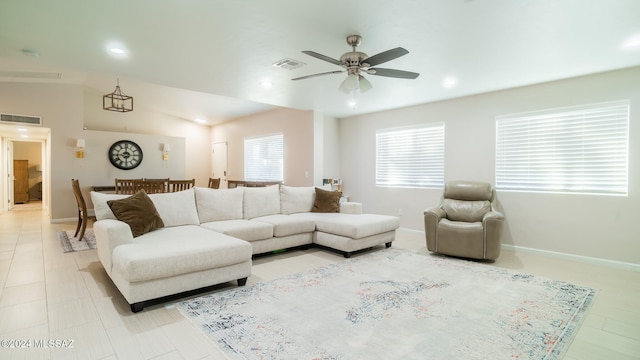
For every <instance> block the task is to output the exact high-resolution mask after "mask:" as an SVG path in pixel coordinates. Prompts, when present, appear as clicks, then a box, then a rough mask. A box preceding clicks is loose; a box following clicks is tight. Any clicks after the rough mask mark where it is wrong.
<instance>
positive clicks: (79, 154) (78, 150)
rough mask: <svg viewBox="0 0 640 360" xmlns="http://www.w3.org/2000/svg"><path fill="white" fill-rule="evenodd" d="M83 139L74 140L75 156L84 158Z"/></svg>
mask: <svg viewBox="0 0 640 360" xmlns="http://www.w3.org/2000/svg"><path fill="white" fill-rule="evenodd" d="M84 146H85V144H84V139H78V140H76V158H77V159H84Z"/></svg>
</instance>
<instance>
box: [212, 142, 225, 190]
mask: <svg viewBox="0 0 640 360" xmlns="http://www.w3.org/2000/svg"><path fill="white" fill-rule="evenodd" d="M211 165H212V166H211V167H212V168H213V172H212V176H211V177H213V178H220V188H221V189H226V188H228V187H229V186H228V184H227V173H228V169H227V142H226V141H225V142H218V143H214V144H213V157H212V164H211Z"/></svg>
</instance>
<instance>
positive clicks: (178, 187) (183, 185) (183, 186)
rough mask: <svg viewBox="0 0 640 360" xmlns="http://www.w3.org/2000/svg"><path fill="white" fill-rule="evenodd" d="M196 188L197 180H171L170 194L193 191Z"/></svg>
mask: <svg viewBox="0 0 640 360" xmlns="http://www.w3.org/2000/svg"><path fill="white" fill-rule="evenodd" d="M194 186H196V179H191V180H169V192H176V191H182V190H187V189H191V188H192V187H194Z"/></svg>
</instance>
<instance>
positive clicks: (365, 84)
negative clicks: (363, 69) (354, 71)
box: [358, 75, 373, 93]
mask: <svg viewBox="0 0 640 360" xmlns="http://www.w3.org/2000/svg"><path fill="white" fill-rule="evenodd" d="M358 80H359V84H360V92H361V93H365V92H367V91H369V90H371V88H372V87H373V85H371V83H370V82H369V80H367V79H366V78H365V77H364V76H362V75H360V77H359V78H358Z"/></svg>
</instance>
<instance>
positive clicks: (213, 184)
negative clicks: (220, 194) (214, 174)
mask: <svg viewBox="0 0 640 360" xmlns="http://www.w3.org/2000/svg"><path fill="white" fill-rule="evenodd" d="M209 188H210V189H219V188H220V178H216V179H214V178H209Z"/></svg>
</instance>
